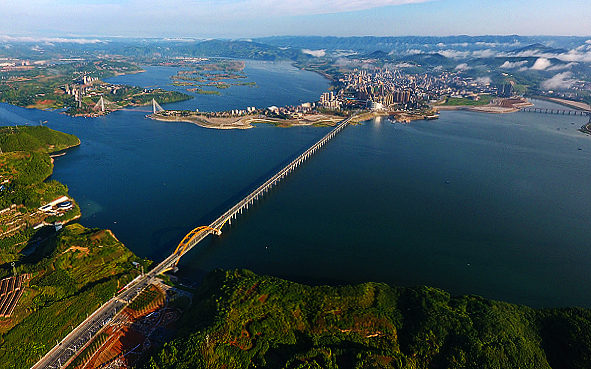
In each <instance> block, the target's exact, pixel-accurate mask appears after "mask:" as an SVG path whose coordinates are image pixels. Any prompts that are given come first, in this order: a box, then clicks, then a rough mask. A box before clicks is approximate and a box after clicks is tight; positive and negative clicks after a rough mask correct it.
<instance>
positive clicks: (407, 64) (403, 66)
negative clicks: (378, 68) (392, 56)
mask: <svg viewBox="0 0 591 369" xmlns="http://www.w3.org/2000/svg"><path fill="white" fill-rule="evenodd" d="M414 66H415V65H414V64H410V63H407V62H402V63H398V64H396V65H394V68H411V67H414Z"/></svg>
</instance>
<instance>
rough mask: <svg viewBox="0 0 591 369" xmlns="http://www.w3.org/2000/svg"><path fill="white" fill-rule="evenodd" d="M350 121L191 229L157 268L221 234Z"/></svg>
mask: <svg viewBox="0 0 591 369" xmlns="http://www.w3.org/2000/svg"><path fill="white" fill-rule="evenodd" d="M350 120H351V117H349V118H347V119H345V120H343V121H341V122H340V123H339V124H338V125H337V126H336V127H335V128H333V129H332V130H331V131H330V132H329V133H328V134H326V136H324V137H322V138H321V139H320V140H319V141H318V142H316V143H315V144H314V145H312V146H311V147H310V148H309V149H308V150H306V151H304V152H303V153H302V154H300V155H299V156H298V157H297V158H295V159H294V160H292V161H291V162H290V163H289V164H287V165H286V166H285V167H284V168H283V169H281V170H280V171H278V172H277V173H276V174H275V175H274V176H273V177H271V178H269V179H268V180H267V181H266V182H265V183H263V184H262V185H260V186H259V187H258V188H257V189H255V190H254V191H252V192H251V193H250V194H249V195H248V196H246V197H245V198H243V199H242V200H241V201H239V202H238V203H237V204H236V205H234V206H232V207H231V208H230V209H229V210H228V211H226V212H225V213H224V214H222V215H221V216H220V217H219V218H217V219H216V220H214V221H213V222H212V223H211V224H210V225H209V226H201V227H197V228H195V229H193V230H192V231H191V232H189V233H188V234H187V235H186V236H185V238H183V240H182V241H181V242H180V243H179V245H178V246H177V248H176V250H175V251H174V252H173V253H172V255H170V256H169V257H168V258H167V259H166V260H164V261H163V262H162V263H161V264H160V265H159V266H164V264H166V267H164V268H163V272H164V271H168V270H174V269H176V266H177V264H178V262H179V260H180V258H181V257H182V256H183V255H184V254H186V253H187V252H189V251H191V249H192V248H193V247H195V245H197V244H198V243H199V242H201V241H202V240H203V239H204V238H205V237H207V235H209V234H210V233H214V234H216V235H220V234H221V233H222V227H223V226H224V225H225V224H226V223H232V219H236V217H237V216H238V215H239V214H241V213H242V212H243V211H244V210H245V209H248V207H249V206H251V205H254V202H255V201H257V200H258V199H259V198H260V197H261V196H263V195H264V194H265V193H267V192H268V191H269V190H270V189H271V188H272V187H273V186H275V185H276V184H277V183H279V182H280V181H281V180H282V179H283V178H285V176H287V175H288V174H289V173H291V172H292V171H293V170H295V169H296V168H297V167H298V166H300V165H301V164H302V163H304V162H305V161H306V160H307V159H308V158H309V157H310V156H312V155H313V154H314V153H315V152H316V151H318V149H320V148H321V147H322V146H324V144H326V143H327V142H328V141H330V139H332V138H333V137H334V136H336V135H337V133H339V132H340V131H342V130H343V128H345V127H346V126H347V125H348V124H349V121H350Z"/></svg>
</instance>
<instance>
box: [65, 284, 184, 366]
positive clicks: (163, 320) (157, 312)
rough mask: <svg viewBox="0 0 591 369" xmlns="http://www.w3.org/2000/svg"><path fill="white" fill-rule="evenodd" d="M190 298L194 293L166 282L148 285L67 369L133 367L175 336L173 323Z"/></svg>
mask: <svg viewBox="0 0 591 369" xmlns="http://www.w3.org/2000/svg"><path fill="white" fill-rule="evenodd" d="M191 298H192V294H191V293H189V292H186V291H183V290H179V289H176V288H174V287H170V286H168V285H166V284H164V283H156V284H153V285H151V286H149V287H148V288H146V289H145V290H144V291H143V292H142V293H141V294H139V295H138V296H137V297H136V298H135V299H134V300H133V301H132V302H131V303H130V304H129V305H128V306H127V307H126V308H125V309H124V310H123V311H121V313H120V314H119V315H118V316H117V317H116V318H115V319H113V320H112V321H111V322H110V323H109V324H107V325H106V326H105V327H104V328H103V330H102V332H101V333H99V334H97V335H96V336H95V338H94V339H93V340H92V341H90V342H89V343H88V344H87V345H86V347H85V348H84V349H82V350H80V351H79V353H78V355H77V356H76V357H75V358H73V359H72V360H71V361H70V363H69V365H67V368H72V369H74V368H76V369H93V368H131V367H133V365H134V364H135V363H136V362H137V361H138V360H139V359H140V358H141V357H142V355H143V354H144V353H146V352H147V351H148V350H150V348H152V347H155V346H159V345H162V344H163V343H164V342H166V341H168V340H169V339H170V338H172V337H173V335H174V333H175V331H176V328H175V324H174V323H175V322H176V320H178V318H179V317H180V316H181V314H182V312H183V310H185V309H186V308H187V307H188V306H189V305H190V304H191Z"/></svg>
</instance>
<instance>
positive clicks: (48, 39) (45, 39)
mask: <svg viewBox="0 0 591 369" xmlns="http://www.w3.org/2000/svg"><path fill="white" fill-rule="evenodd" d="M0 42H42V43H45V44H56V43H73V44H97V43H101V42H104V41H101V40H98V39H87V38H63V37H12V36H5V35H0Z"/></svg>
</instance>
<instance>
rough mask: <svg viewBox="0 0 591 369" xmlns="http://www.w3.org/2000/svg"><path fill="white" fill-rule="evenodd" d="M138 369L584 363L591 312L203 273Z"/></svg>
mask: <svg viewBox="0 0 591 369" xmlns="http://www.w3.org/2000/svg"><path fill="white" fill-rule="evenodd" d="M194 302H195V303H194V304H193V306H192V308H191V309H190V311H189V312H188V313H187V314H186V315H185V316H184V318H183V319H184V321H182V322H180V324H179V327H183V328H181V331H180V332H179V335H178V337H177V338H176V339H175V340H173V341H171V342H169V343H168V344H166V345H165V346H164V347H162V348H161V349H159V350H158V351H157V352H156V353H154V354H153V355H152V356H151V357H150V358H148V359H147V360H146V362H145V363H144V364H143V365H144V366H143V367H144V368H150V369H167V368H250V367H252V368H254V367H257V368H474V369H476V368H479V369H482V368H532V369H533V368H554V369H558V368H588V366H589V362H591V312H590V311H589V310H587V309H580V308H569V309H541V310H535V309H532V308H529V307H526V306H519V305H514V304H510V303H505V302H498V301H493V300H487V299H484V298H482V297H479V296H472V295H469V296H458V297H452V296H450V295H449V294H448V293H446V292H445V291H442V290H439V289H436V288H429V287H411V288H407V287H392V286H388V285H386V284H382V283H365V284H360V285H353V286H339V287H327V286H318V287H310V286H305V285H301V284H297V283H293V282H289V281H285V280H281V279H278V278H274V277H266V276H258V275H255V274H254V273H252V272H250V271H247V270H236V271H220V270H218V271H214V272H212V273H210V275H209V276H208V277H207V278H206V280H205V282H204V283H203V286H202V287H201V289H200V290H199V292H198V294H197V296H196V299H195V300H194Z"/></svg>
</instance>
